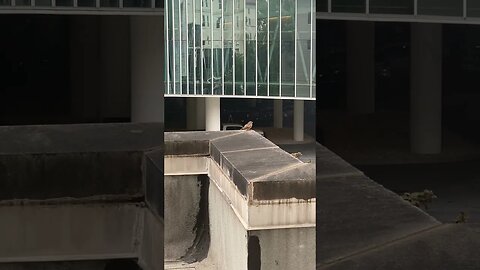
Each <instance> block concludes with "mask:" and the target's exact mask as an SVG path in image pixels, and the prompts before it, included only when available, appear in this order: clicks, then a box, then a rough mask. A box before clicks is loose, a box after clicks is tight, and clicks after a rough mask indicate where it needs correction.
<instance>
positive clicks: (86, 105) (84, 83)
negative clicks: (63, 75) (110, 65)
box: [69, 16, 102, 122]
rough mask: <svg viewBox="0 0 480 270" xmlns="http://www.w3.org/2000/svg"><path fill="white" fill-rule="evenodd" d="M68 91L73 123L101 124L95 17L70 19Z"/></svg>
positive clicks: (98, 50) (96, 21)
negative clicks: (88, 122)
mask: <svg viewBox="0 0 480 270" xmlns="http://www.w3.org/2000/svg"><path fill="white" fill-rule="evenodd" d="M69 24H70V25H69V33H70V88H71V104H72V111H71V112H72V116H73V117H74V118H75V119H76V121H80V122H82V121H92V122H96V121H98V120H100V107H101V101H102V100H101V95H100V94H99V93H101V87H100V76H99V75H100V68H99V67H100V60H99V56H100V49H99V43H100V41H99V37H100V32H99V31H100V27H99V18H98V16H70V17H69Z"/></svg>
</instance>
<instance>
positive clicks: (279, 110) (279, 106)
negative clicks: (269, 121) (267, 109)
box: [273, 99, 283, 128]
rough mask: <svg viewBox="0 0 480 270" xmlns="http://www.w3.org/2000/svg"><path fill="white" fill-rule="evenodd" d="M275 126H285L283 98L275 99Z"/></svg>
mask: <svg viewBox="0 0 480 270" xmlns="http://www.w3.org/2000/svg"><path fill="white" fill-rule="evenodd" d="M273 127H274V128H283V100H281V99H274V100H273Z"/></svg>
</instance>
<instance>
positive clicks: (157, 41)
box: [130, 16, 165, 122]
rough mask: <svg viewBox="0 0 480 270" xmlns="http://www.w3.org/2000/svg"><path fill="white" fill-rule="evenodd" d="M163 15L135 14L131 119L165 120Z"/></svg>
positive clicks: (146, 120)
mask: <svg viewBox="0 0 480 270" xmlns="http://www.w3.org/2000/svg"><path fill="white" fill-rule="evenodd" d="M163 32H164V29H163V17H162V16H132V17H131V18H130V37H131V38H130V41H131V43H130V44H131V87H132V89H131V91H132V94H131V115H132V116H131V118H132V122H163V108H164V103H163V93H164V90H165V85H164V79H165V78H164V74H163V73H164V70H163V69H164V66H165V63H164V39H163Z"/></svg>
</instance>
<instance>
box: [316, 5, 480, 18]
mask: <svg viewBox="0 0 480 270" xmlns="http://www.w3.org/2000/svg"><path fill="white" fill-rule="evenodd" d="M317 12H318V13H319V14H318V15H319V17H321V18H324V17H325V15H327V14H329V15H333V14H334V17H336V18H340V17H342V16H346V15H354V14H356V15H357V16H362V15H369V16H370V17H373V18H375V17H386V18H403V19H407V18H412V17H415V18H418V19H424V20H427V21H431V20H434V19H435V18H434V17H442V19H446V20H458V19H462V20H467V21H468V20H472V21H475V20H477V21H478V17H480V1H478V0H319V1H318V4H317ZM327 18H328V17H327ZM437 19H438V18H437Z"/></svg>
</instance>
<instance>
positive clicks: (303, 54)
mask: <svg viewBox="0 0 480 270" xmlns="http://www.w3.org/2000/svg"><path fill="white" fill-rule="evenodd" d="M309 12H310V5H309V3H302V2H301V1H300V2H298V23H297V33H298V34H297V56H296V64H297V73H296V79H297V96H300V97H308V96H310V53H311V51H312V50H311V36H310V31H311V27H312V25H311V24H308V21H307V20H306V19H305V18H306V17H307V16H306V15H307V14H308V13H309Z"/></svg>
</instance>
